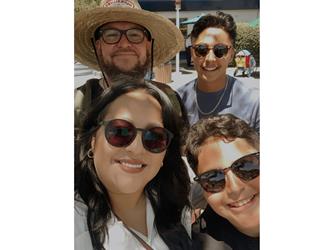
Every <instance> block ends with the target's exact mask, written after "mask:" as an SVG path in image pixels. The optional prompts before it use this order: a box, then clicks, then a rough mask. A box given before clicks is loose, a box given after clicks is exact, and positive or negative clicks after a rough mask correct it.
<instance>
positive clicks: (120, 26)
mask: <svg viewBox="0 0 333 250" xmlns="http://www.w3.org/2000/svg"><path fill="white" fill-rule="evenodd" d="M101 28H116V29H131V28H145V27H143V26H141V25H139V24H136V23H132V22H125V21H117V22H109V23H105V24H103V25H102V26H101Z"/></svg>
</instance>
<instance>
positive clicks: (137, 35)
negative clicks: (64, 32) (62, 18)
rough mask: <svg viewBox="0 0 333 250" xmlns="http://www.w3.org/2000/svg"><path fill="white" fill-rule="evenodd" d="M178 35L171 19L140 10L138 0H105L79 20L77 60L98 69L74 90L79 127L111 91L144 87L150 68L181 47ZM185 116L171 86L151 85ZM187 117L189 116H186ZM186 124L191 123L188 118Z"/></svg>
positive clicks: (173, 54) (172, 55) (76, 45)
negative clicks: (127, 86)
mask: <svg viewBox="0 0 333 250" xmlns="http://www.w3.org/2000/svg"><path fill="white" fill-rule="evenodd" d="M183 44H184V38H183V36H182V34H181V32H180V30H179V29H178V28H177V27H176V26H175V25H174V24H173V23H172V22H171V21H170V20H168V19H167V18H165V17H163V16H160V15H158V14H155V13H152V12H149V11H145V10H143V9H141V7H140V5H139V3H138V1H137V0H102V1H101V4H100V7H97V8H94V9H90V10H84V11H81V12H79V13H78V14H77V15H76V16H75V58H76V60H77V61H79V62H80V63H82V64H84V65H87V66H88V67H91V68H93V69H95V70H98V71H99V70H100V71H101V72H102V74H103V78H102V79H90V80H88V81H87V82H86V83H85V84H84V85H83V86H81V87H79V88H78V89H76V91H75V128H77V127H78V126H79V124H80V123H81V122H82V117H83V114H84V113H85V112H86V111H87V109H88V108H89V106H90V105H91V104H92V103H93V102H94V100H95V99H96V98H97V97H98V96H99V95H100V94H101V93H102V92H103V90H105V89H107V88H112V87H113V86H116V85H119V84H122V83H125V82H138V83H144V82H145V80H144V77H145V75H147V73H148V72H149V69H150V74H152V68H153V67H154V66H158V65H160V64H163V63H165V62H168V61H169V60H171V59H172V58H173V57H174V56H175V55H176V54H177V53H178V52H179V51H180V50H181V49H182V47H183ZM152 83H153V84H154V85H157V86H158V87H159V88H160V89H162V90H163V91H164V92H165V93H166V94H167V95H168V96H169V98H170V100H171V102H172V103H173V104H174V107H175V108H176V109H177V110H178V111H179V113H181V114H183V112H182V110H183V107H182V104H181V101H180V98H179V96H178V95H177V94H176V93H175V92H174V91H173V90H172V89H171V88H170V87H169V86H167V85H165V84H162V83H157V82H152ZM183 117H186V115H183ZM186 121H187V119H186Z"/></svg>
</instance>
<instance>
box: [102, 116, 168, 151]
mask: <svg viewBox="0 0 333 250" xmlns="http://www.w3.org/2000/svg"><path fill="white" fill-rule="evenodd" d="M137 130H141V131H142V144H143V146H144V148H145V149H147V150H148V151H150V152H152V153H161V152H163V151H164V150H166V148H167V147H168V145H169V143H170V141H171V137H172V135H170V136H169V132H168V131H167V130H166V129H165V128H162V127H154V128H150V129H137V128H136V127H134V125H133V124H131V123H130V122H128V121H125V120H121V119H115V120H112V121H109V122H108V123H107V125H106V127H105V137H106V140H107V141H108V143H109V144H111V145H112V146H115V147H126V146H128V145H130V144H131V143H132V142H133V141H134V139H135V137H136V134H137Z"/></svg>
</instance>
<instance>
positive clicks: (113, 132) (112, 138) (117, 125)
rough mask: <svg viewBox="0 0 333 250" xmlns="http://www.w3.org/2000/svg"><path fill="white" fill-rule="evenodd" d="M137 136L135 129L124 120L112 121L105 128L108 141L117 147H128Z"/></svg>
mask: <svg viewBox="0 0 333 250" xmlns="http://www.w3.org/2000/svg"><path fill="white" fill-rule="evenodd" d="M135 136H136V129H135V127H134V126H133V125H132V124H131V123H129V122H127V121H124V120H112V121H110V122H109V123H108V124H107V126H106V128H105V137H106V140H107V141H108V142H109V143H110V144H111V145H112V146H115V147H124V146H128V145H129V144H131V142H132V141H133V140H134V138H135Z"/></svg>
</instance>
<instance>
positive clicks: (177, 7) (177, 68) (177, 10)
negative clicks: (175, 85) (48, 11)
mask: <svg viewBox="0 0 333 250" xmlns="http://www.w3.org/2000/svg"><path fill="white" fill-rule="evenodd" d="M175 5H176V26H177V28H178V29H179V10H180V6H181V0H175ZM179 74H180V73H179V52H178V53H177V55H176V75H179Z"/></svg>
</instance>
